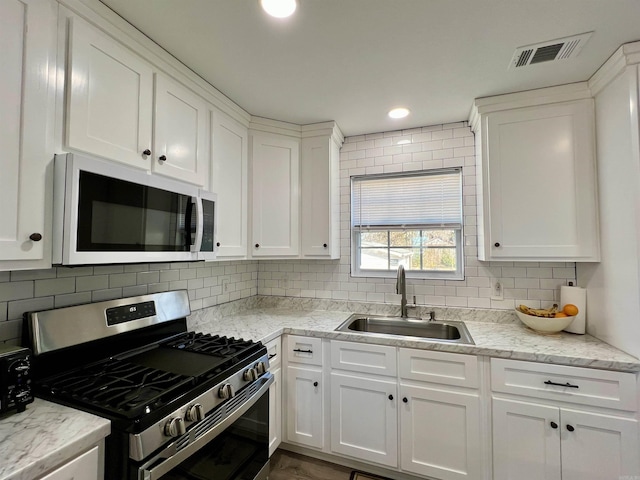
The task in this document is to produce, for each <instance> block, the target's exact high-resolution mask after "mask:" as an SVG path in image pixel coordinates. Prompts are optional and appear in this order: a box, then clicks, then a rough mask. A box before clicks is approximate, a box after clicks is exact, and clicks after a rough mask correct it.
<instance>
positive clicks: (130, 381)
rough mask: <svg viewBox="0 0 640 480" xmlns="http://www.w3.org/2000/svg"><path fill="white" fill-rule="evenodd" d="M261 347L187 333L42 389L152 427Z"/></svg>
mask: <svg viewBox="0 0 640 480" xmlns="http://www.w3.org/2000/svg"><path fill="white" fill-rule="evenodd" d="M263 350H264V347H263V346H262V344H261V343H256V342H252V341H247V340H243V339H236V338H227V337H221V336H218V335H205V334H202V333H195V332H185V333H183V334H181V335H179V336H178V337H174V338H172V339H171V340H169V341H166V342H160V343H158V344H155V345H150V346H147V347H146V348H143V349H141V350H136V351H132V352H125V353H123V354H119V355H118V356H117V357H113V358H108V359H105V360H103V361H99V362H96V363H93V364H90V365H86V366H81V367H79V368H76V369H73V370H70V371H67V372H64V373H61V374H58V375H54V376H51V377H49V378H46V379H43V380H42V381H40V382H38V384H37V385H36V387H37V390H38V392H40V393H41V394H43V396H45V397H48V398H52V399H56V400H58V401H62V402H64V403H66V404H69V405H71V406H78V407H81V408H83V409H86V410H89V411H93V412H95V413H98V414H102V415H106V416H108V417H109V418H112V419H120V420H122V421H124V422H125V424H126V423H127V422H129V423H131V422H136V423H141V422H143V423H145V424H146V423H148V422H150V421H153V419H154V418H156V417H157V416H161V415H162V414H164V412H165V411H166V410H167V409H171V408H175V405H176V402H179V401H188V398H189V396H190V395H191V396H193V395H195V393H197V392H200V391H202V389H203V388H208V387H209V386H211V385H215V384H216V383H219V382H220V381H222V380H224V379H225V378H226V377H227V376H229V375H230V374H233V373H235V372H237V371H238V370H239V369H241V368H243V366H244V365H246V364H247V363H249V362H250V361H251V360H252V359H253V358H254V357H255V356H256V354H258V355H260V354H261V353H264V352H263Z"/></svg>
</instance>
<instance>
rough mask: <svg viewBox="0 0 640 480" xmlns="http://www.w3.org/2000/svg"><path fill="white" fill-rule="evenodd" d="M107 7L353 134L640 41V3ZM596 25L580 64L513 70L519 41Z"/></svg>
mask: <svg viewBox="0 0 640 480" xmlns="http://www.w3.org/2000/svg"><path fill="white" fill-rule="evenodd" d="M102 3H104V4H106V5H107V6H109V7H110V8H111V9H113V10H114V11H115V12H117V13H118V14H119V15H121V16H122V17H124V18H125V19H126V20H128V21H129V22H130V23H132V24H133V25H134V26H136V27H137V28H138V29H139V30H141V31H142V32H143V33H145V34H146V35H147V36H149V37H150V38H151V39H152V40H154V41H155V42H156V43H158V44H160V45H161V46H162V47H164V48H165V49H166V50H167V51H169V52H170V53H171V54H173V55H174V56H175V57H177V58H178V59H180V60H181V61H182V62H183V63H184V64H185V65H187V66H188V67H189V68H191V69H192V70H193V71H195V72H196V73H198V74H199V75H200V76H201V77H203V78H204V79H205V80H207V81H208V82H209V83H211V84H212V85H214V86H215V87H216V88H217V89H218V90H220V91H221V92H222V93H224V94H225V95H227V96H228V97H229V98H231V99H232V100H233V101H234V102H236V103H237V104H238V105H240V106H241V107H242V108H244V109H245V110H246V111H248V112H249V113H251V114H252V115H257V116H261V117H267V118H273V119H276V120H282V121H287V122H292V123H297V124H308V123H316V122H322V121H327V120H335V121H337V122H338V125H339V126H340V128H341V129H342V131H343V133H344V134H345V135H347V136H350V135H357V134H362V133H373V132H381V131H388V130H397V129H404V128H412V127H418V126H424V125H433V124H438V123H447V122H455V121H460V120H466V119H467V116H468V113H469V110H470V107H471V104H472V102H473V99H474V98H476V97H483V96H488V95H495V94H500V93H509V92H517V91H521V90H529V89H532V88H539V87H546V86H550V85H560V84H565V83H571V82H578V81H583V80H587V79H589V77H590V76H591V75H592V74H593V73H594V72H595V71H596V70H597V69H598V67H600V65H602V64H603V63H604V61H605V60H606V59H607V58H608V57H609V56H610V55H611V54H612V53H613V52H614V51H615V50H616V49H617V48H618V47H619V46H620V45H621V44H623V43H627V42H630V41H635V40H640V0H299V3H300V5H299V8H298V11H297V12H296V13H295V14H294V16H293V17H291V18H289V19H286V20H277V19H274V18H271V17H268V16H267V15H265V14H264V13H263V12H262V10H261V8H260V6H259V2H258V0H102ZM588 31H594V32H595V33H594V34H593V36H592V37H591V39H590V40H589V41H588V43H587V44H586V46H585V47H584V49H583V50H582V52H581V53H580V55H579V56H578V57H577V58H575V59H569V60H563V61H557V62H550V63H547V64H538V65H532V66H529V67H525V68H521V69H518V70H513V69H511V70H508V69H507V67H508V65H509V62H510V60H511V57H512V55H513V52H514V50H515V49H516V47H520V46H524V45H529V44H533V43H538V42H544V41H547V40H553V39H556V38H560V37H565V36H570V35H575V34H579V33H583V32H588ZM399 105H403V106H407V107H409V108H410V109H411V112H412V113H411V115H410V116H409V117H407V118H406V119H403V120H391V119H389V118H388V117H387V116H386V113H387V111H388V110H389V109H390V108H392V107H394V106H399Z"/></svg>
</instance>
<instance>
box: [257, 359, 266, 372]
mask: <svg viewBox="0 0 640 480" xmlns="http://www.w3.org/2000/svg"><path fill="white" fill-rule="evenodd" d="M256 371H257V372H258V375H262V374H263V373H265V372H266V371H267V365H266V364H265V363H264V362H258V363H256Z"/></svg>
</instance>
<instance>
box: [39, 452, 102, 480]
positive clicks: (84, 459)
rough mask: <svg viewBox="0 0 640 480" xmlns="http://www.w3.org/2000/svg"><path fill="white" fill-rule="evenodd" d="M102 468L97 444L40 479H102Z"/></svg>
mask: <svg viewBox="0 0 640 480" xmlns="http://www.w3.org/2000/svg"><path fill="white" fill-rule="evenodd" d="M102 469H103V466H102V461H101V456H100V447H99V446H97V445H96V446H95V447H93V448H92V449H91V450H89V451H87V452H85V453H83V454H82V455H79V456H77V457H76V458H74V459H73V460H71V461H69V462H67V463H65V464H64V465H62V466H61V467H59V468H57V469H55V470H54V471H53V472H51V473H49V474H48V475H45V476H44V477H41V478H40V480H101V479H102V478H103V477H104V475H103V473H102Z"/></svg>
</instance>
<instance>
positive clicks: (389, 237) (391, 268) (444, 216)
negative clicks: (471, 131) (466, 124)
mask: <svg viewBox="0 0 640 480" xmlns="http://www.w3.org/2000/svg"><path fill="white" fill-rule="evenodd" d="M462 259H463V256H462V170H461V169H460V168H451V169H440V170H429V171H421V172H418V173H411V174H406V173H402V174H390V175H389V174H385V175H369V176H361V177H352V178H351V264H352V265H351V267H352V268H351V272H352V275H353V276H361V277H375V276H378V277H392V276H393V275H395V272H396V270H397V268H398V265H403V266H404V268H405V270H406V271H407V275H409V276H412V277H417V278H446V279H458V280H461V279H462V278H463V269H462V263H463V262H462Z"/></svg>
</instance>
